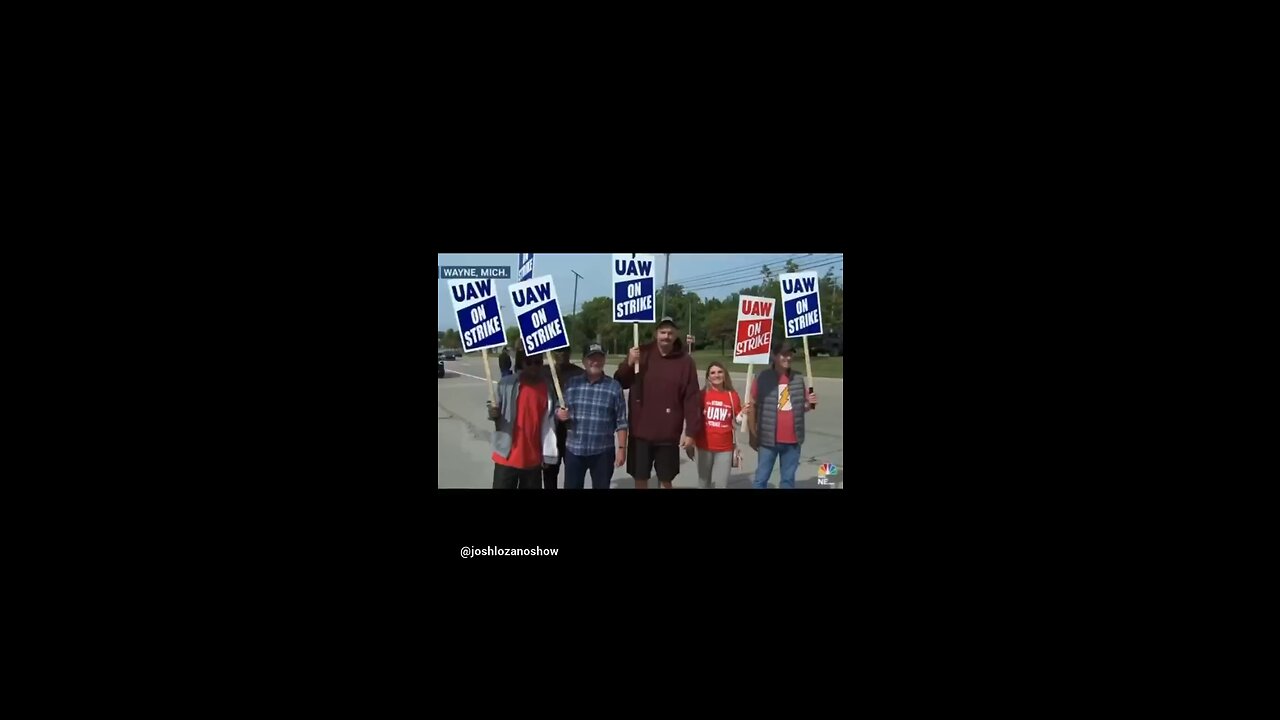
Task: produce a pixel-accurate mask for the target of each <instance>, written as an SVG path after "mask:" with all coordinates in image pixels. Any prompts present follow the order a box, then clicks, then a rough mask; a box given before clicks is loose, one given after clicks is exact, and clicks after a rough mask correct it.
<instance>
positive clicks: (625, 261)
mask: <svg viewBox="0 0 1280 720" xmlns="http://www.w3.org/2000/svg"><path fill="white" fill-rule="evenodd" d="M653 266H654V262H653V256H652V255H640V254H638V253H622V254H615V255H614V256H613V321H614V322H628V323H629V322H645V323H651V322H657V320H658V318H657V317H656V316H655V315H654V307H655V303H654V302H653V285H654V282H653V275H654V267H653Z"/></svg>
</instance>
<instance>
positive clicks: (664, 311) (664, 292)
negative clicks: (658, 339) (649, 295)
mask: <svg viewBox="0 0 1280 720" xmlns="http://www.w3.org/2000/svg"><path fill="white" fill-rule="evenodd" d="M665 255H666V256H667V270H666V272H664V273H663V274H662V317H666V315H667V280H668V279H669V278H670V277H671V253H665ZM658 319H659V320H661V319H662V318H658Z"/></svg>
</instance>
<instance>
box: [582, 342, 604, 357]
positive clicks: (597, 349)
mask: <svg viewBox="0 0 1280 720" xmlns="http://www.w3.org/2000/svg"><path fill="white" fill-rule="evenodd" d="M597 353H599V354H600V355H604V354H605V352H604V348H603V347H601V346H600V343H591V344H590V345H588V346H587V349H586V350H584V351H583V352H582V357H583V358H584V359H585V358H586V357H587V356H588V355H595V354H597Z"/></svg>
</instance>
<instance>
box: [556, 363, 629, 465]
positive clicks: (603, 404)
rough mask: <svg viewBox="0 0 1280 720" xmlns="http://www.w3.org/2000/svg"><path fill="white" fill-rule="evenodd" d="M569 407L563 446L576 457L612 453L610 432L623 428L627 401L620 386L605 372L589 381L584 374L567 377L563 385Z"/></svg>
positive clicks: (612, 433) (612, 446)
mask: <svg viewBox="0 0 1280 720" xmlns="http://www.w3.org/2000/svg"><path fill="white" fill-rule="evenodd" d="M564 401H565V404H566V405H568V406H569V420H570V422H569V434H568V436H567V437H566V439H565V443H564V446H565V449H566V450H568V451H569V452H571V453H573V454H574V455H577V456H579V457H582V456H586V455H599V454H600V453H602V452H613V451H614V450H615V449H616V448H617V447H618V445H617V443H616V442H615V441H614V433H616V432H617V431H619V430H626V429H627V403H626V401H625V400H624V399H623V397H622V385H621V384H620V383H619V382H618V381H617V380H614V379H613V378H611V377H609V376H608V375H602V376H601V377H600V379H599V380H597V381H595V382H590V381H589V380H588V379H587V376H586V375H585V374H583V375H577V376H575V377H572V378H569V382H568V383H567V384H566V385H565V387H564Z"/></svg>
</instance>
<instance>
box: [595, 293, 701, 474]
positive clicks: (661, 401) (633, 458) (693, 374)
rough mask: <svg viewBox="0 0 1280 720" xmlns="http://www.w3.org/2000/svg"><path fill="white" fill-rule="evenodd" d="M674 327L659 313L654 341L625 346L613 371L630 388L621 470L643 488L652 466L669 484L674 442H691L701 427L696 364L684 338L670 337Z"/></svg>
mask: <svg viewBox="0 0 1280 720" xmlns="http://www.w3.org/2000/svg"><path fill="white" fill-rule="evenodd" d="M678 330H679V328H678V327H676V323H675V321H674V320H672V319H671V318H670V317H664V318H662V321H661V322H659V323H658V327H657V329H656V330H655V331H654V341H653V342H651V343H645V344H644V345H641V346H640V347H633V348H631V352H630V353H628V354H627V359H626V362H625V363H624V364H623V365H622V366H620V367H619V368H618V371H617V372H615V373H614V374H613V377H614V379H615V380H617V381H618V382H620V383H622V388H623V389H624V390H630V391H631V400H630V406H629V407H628V408H627V412H628V414H629V417H630V423H631V434H630V435H629V436H628V438H627V472H628V473H629V474H630V475H631V477H632V478H633V479H634V480H635V481H636V489H638V490H647V489H648V488H649V475H650V473H651V471H656V472H657V475H658V482H660V483H661V484H662V487H663V488H666V489H670V488H671V482H672V481H673V480H675V477H676V475H678V474H680V448H682V447H692V446H693V437H694V436H695V435H697V434H698V432H699V431H700V430H702V398H701V394H700V389H699V387H698V368H697V367H696V366H695V364H694V362H693V357H692V356H691V355H689V354H688V353H686V352H685V345H684V341H682V340H680V339H679V338H677V337H676V333H677V331H678ZM637 362H638V363H640V373H639V374H638V375H637V374H636V371H635V370H636V367H635V366H636V363H637ZM682 431H683V432H682Z"/></svg>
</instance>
